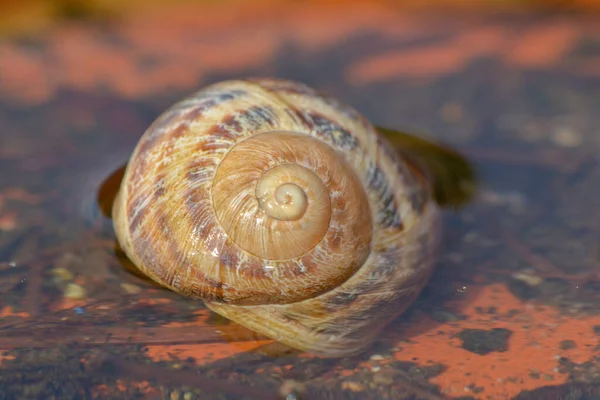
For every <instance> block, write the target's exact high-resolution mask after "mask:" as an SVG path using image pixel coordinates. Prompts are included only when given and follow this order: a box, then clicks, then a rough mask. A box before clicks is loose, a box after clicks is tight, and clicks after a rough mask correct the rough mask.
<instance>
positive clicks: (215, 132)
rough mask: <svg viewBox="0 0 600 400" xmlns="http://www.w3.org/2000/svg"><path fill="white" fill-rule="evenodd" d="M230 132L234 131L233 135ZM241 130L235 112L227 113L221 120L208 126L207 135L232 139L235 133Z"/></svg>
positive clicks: (237, 133)
mask: <svg viewBox="0 0 600 400" xmlns="http://www.w3.org/2000/svg"><path fill="white" fill-rule="evenodd" d="M231 132H235V135H234V134H233V133H231ZM241 132H242V125H241V124H240V122H239V121H238V120H237V119H236V117H235V114H230V115H227V116H226V117H225V118H224V119H223V120H222V121H221V122H219V123H218V124H216V125H214V126H213V127H212V128H209V130H208V135H210V136H217V137H220V138H224V139H228V140H234V139H235V137H236V135H239V134H240V133H241Z"/></svg>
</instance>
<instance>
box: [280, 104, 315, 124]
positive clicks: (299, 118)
mask: <svg viewBox="0 0 600 400" xmlns="http://www.w3.org/2000/svg"><path fill="white" fill-rule="evenodd" d="M285 111H286V112H287V114H288V115H289V116H290V117H292V119H294V121H296V122H299V123H301V124H302V125H304V126H305V127H306V128H307V129H311V128H312V121H310V120H309V119H308V118H307V117H305V116H304V113H303V112H302V111H300V110H298V109H297V108H294V107H292V106H290V107H289V108H287V109H286V110H285Z"/></svg>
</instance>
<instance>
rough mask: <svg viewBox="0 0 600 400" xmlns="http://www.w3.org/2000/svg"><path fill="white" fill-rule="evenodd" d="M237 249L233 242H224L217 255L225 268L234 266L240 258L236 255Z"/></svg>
mask: <svg viewBox="0 0 600 400" xmlns="http://www.w3.org/2000/svg"><path fill="white" fill-rule="evenodd" d="M238 253H239V249H237V248H236V246H234V245H233V243H226V244H225V246H223V249H222V250H221V255H220V257H219V262H220V265H221V266H223V267H226V268H236V267H237V265H238V263H239V262H240V259H239V257H238Z"/></svg>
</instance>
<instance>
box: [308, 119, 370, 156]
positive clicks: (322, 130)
mask: <svg viewBox="0 0 600 400" xmlns="http://www.w3.org/2000/svg"><path fill="white" fill-rule="evenodd" d="M304 116H305V117H306V118H307V119H308V120H309V121H311V124H310V126H311V127H312V129H313V130H314V131H315V133H316V134H317V136H321V137H323V138H325V139H326V140H327V141H329V142H331V143H333V144H334V145H335V146H337V147H339V148H342V149H345V150H354V149H356V148H357V147H358V145H359V143H358V140H357V139H356V137H354V135H352V133H350V131H348V130H346V129H344V128H342V127H341V126H339V125H338V124H336V123H335V122H333V121H331V120H330V119H328V118H326V117H325V116H323V115H320V114H317V113H313V112H305V113H304Z"/></svg>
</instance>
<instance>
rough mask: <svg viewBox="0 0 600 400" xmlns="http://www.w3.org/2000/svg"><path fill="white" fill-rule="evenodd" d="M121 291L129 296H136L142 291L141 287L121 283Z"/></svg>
mask: <svg viewBox="0 0 600 400" xmlns="http://www.w3.org/2000/svg"><path fill="white" fill-rule="evenodd" d="M121 289H123V290H124V291H126V292H127V293H129V294H138V293H139V292H141V291H142V288H141V287H139V286H138V285H134V284H133V283H121Z"/></svg>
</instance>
